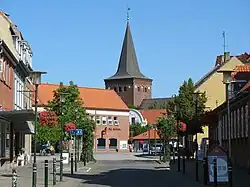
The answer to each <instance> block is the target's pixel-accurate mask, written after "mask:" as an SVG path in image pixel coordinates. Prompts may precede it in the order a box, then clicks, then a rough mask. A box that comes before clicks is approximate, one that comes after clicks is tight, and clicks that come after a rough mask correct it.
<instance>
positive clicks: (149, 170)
mask: <svg viewBox="0 0 250 187" xmlns="http://www.w3.org/2000/svg"><path fill="white" fill-rule="evenodd" d="M71 177H72V178H77V179H81V180H82V182H81V184H80V186H82V187H152V185H155V186H167V187H199V186H201V185H200V184H198V183H196V182H194V180H193V181H191V180H189V178H187V177H185V176H183V175H182V174H180V173H177V172H176V171H170V170H168V168H166V167H164V166H163V165H162V164H158V163H157V162H155V161H150V162H148V161H143V160H116V161H111V160H104V161H98V162H97V164H95V165H94V166H92V169H91V170H90V171H89V172H88V173H79V174H77V175H74V176H71Z"/></svg>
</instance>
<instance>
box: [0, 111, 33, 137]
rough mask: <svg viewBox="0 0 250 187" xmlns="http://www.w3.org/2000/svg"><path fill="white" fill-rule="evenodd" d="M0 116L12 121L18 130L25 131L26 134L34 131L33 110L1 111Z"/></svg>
mask: <svg viewBox="0 0 250 187" xmlns="http://www.w3.org/2000/svg"><path fill="white" fill-rule="evenodd" d="M0 116H2V117H4V118H6V119H7V120H8V121H10V122H11V123H12V124H13V127H14V130H15V131H16V132H23V133H26V134H32V133H34V125H33V122H32V121H34V120H35V113H34V111H33V110H11V111H0Z"/></svg>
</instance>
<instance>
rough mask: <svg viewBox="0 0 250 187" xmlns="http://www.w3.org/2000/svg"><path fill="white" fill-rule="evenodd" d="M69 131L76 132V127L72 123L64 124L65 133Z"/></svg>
mask: <svg viewBox="0 0 250 187" xmlns="http://www.w3.org/2000/svg"><path fill="white" fill-rule="evenodd" d="M70 130H76V125H75V124H74V123H73V122H70V123H68V124H65V131H66V132H69V131H70Z"/></svg>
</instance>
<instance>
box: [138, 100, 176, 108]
mask: <svg viewBox="0 0 250 187" xmlns="http://www.w3.org/2000/svg"><path fill="white" fill-rule="evenodd" d="M172 99H173V98H171V97H166V98H152V99H143V101H142V103H141V106H140V108H141V109H150V108H151V107H153V108H155V109H162V108H166V105H167V103H168V102H169V101H171V100H172Z"/></svg>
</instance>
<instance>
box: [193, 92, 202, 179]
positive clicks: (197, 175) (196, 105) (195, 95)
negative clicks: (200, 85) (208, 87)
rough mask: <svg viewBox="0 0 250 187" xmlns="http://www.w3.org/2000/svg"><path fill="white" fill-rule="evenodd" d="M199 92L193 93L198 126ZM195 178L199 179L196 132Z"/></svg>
mask: <svg viewBox="0 0 250 187" xmlns="http://www.w3.org/2000/svg"><path fill="white" fill-rule="evenodd" d="M200 94H201V93H199V92H195V93H193V96H194V102H195V122H196V126H198V98H199V95H200ZM195 179H196V181H199V163H198V133H197V132H196V134H195Z"/></svg>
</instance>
